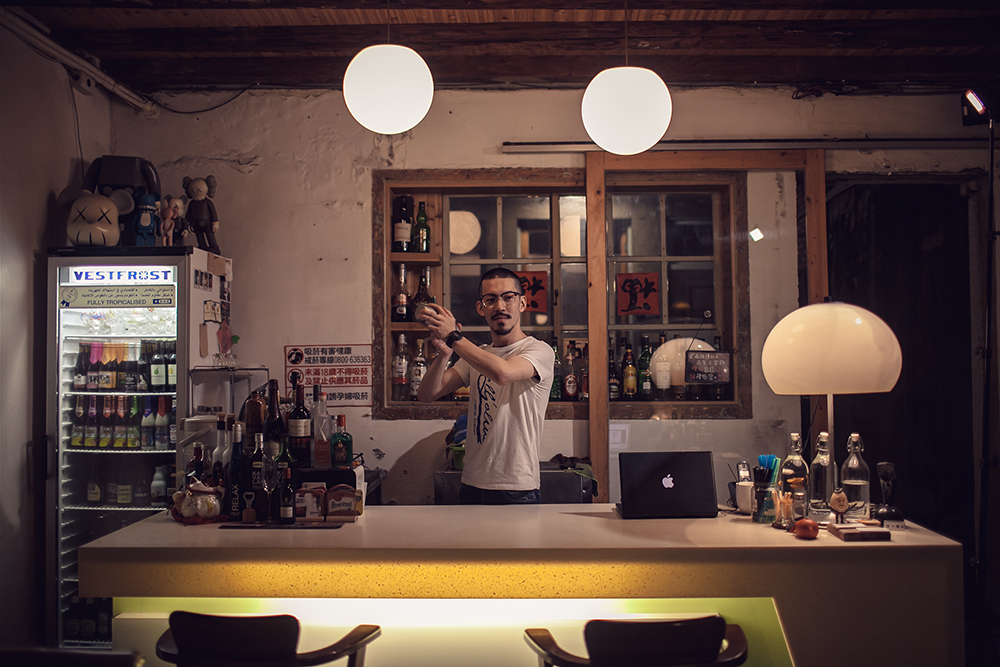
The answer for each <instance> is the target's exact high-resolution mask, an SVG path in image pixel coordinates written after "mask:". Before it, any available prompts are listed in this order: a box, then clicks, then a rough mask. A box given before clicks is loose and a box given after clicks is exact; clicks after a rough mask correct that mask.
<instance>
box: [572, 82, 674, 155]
mask: <svg viewBox="0 0 1000 667" xmlns="http://www.w3.org/2000/svg"><path fill="white" fill-rule="evenodd" d="M581 111H582V114H583V126H584V127H585V128H586V129H587V134H588V135H590V138H591V139H593V141H594V143H596V144H597V145H598V146H600V147H601V148H602V149H604V150H606V151H607V152H609V153H615V154H617V155H635V154H636V153H641V152H643V151H645V150H648V149H649V148H652V147H653V146H654V145H655V144H656V142H658V141H659V140H660V139H661V138H662V137H663V134H664V132H666V131H667V126H668V125H670V116H671V114H672V113H673V103H672V102H671V100H670V91H668V90H667V86H666V84H664V83H663V79H661V78H660V77H659V76H658V75H657V74H656V72H653V71H652V70H648V69H645V68H643V67H613V68H611V69H606V70H604V71H603V72H601V73H600V74H598V75H597V76H595V77H594V78H593V80H591V82H590V85H588V86H587V90H586V92H584V94H583V105H582V109H581Z"/></svg>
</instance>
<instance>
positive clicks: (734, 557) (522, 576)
mask: <svg viewBox="0 0 1000 667" xmlns="http://www.w3.org/2000/svg"><path fill="white" fill-rule="evenodd" d="M80 590H81V594H82V595H86V596H114V597H116V598H178V597H183V598H204V597H209V598H265V597H266V598H341V599H350V602H352V603H353V602H357V601H358V599H363V598H386V599H414V598H444V599H461V598H465V599H475V598H482V599H494V600H502V599H532V598H534V599H538V600H556V599H560V598H562V599H581V598H587V599H601V598H607V599H629V598H637V599H684V598H688V599H690V598H697V599H717V598H766V599H773V600H774V606H775V607H776V609H777V614H778V617H779V618H780V621H781V626H782V627H783V628H784V631H785V635H786V637H787V639H788V645H789V647H790V649H791V654H792V657H793V659H794V660H795V662H796V663H798V664H801V665H810V666H812V665H843V664H849V663H851V662H852V661H854V660H857V659H858V658H859V656H862V655H863V656H864V657H865V662H867V663H868V664H877V663H880V662H881V663H883V664H898V663H899V662H900V661H901V657H900V656H901V655H902V656H906V655H909V656H910V658H908V659H904V660H903V662H906V661H907V660H909V661H910V662H911V663H912V664H935V665H947V664H956V665H958V664H961V663H962V656H963V634H962V623H963V619H962V568H961V546H960V545H959V544H958V543H956V542H953V541H951V540H948V539H946V538H943V537H941V536H939V535H936V534H935V533H932V532H930V531H927V530H924V529H922V528H919V527H917V526H914V527H912V528H910V529H909V530H906V531H899V532H894V533H893V536H892V541H891V542H887V543H877V544H875V543H866V544H856V543H855V544H852V543H845V542H842V541H840V540H838V539H836V538H835V537H833V536H831V535H828V534H826V533H823V534H821V536H820V538H819V539H817V540H815V541H811V542H809V541H803V540H798V539H796V538H795V537H794V536H792V535H790V534H788V533H785V532H783V531H777V530H774V529H772V528H770V527H769V526H763V525H759V524H753V523H751V522H750V520H749V519H748V518H746V517H742V516H727V517H720V518H718V519H692V520H644V521H623V520H622V519H620V518H619V517H618V516H617V514H616V513H615V511H614V508H613V507H612V506H611V505H542V506H534V507H459V506H450V507H446V506H441V507H433V506H431V507H371V508H368V509H366V511H365V515H364V516H363V517H362V518H361V520H360V521H359V522H357V523H356V524H348V525H345V526H344V527H343V528H339V529H336V530H290V531H278V530H250V531H246V530H220V529H219V528H218V527H217V526H181V525H179V524H176V523H174V522H172V521H170V519H169V518H166V517H165V516H160V517H153V518H151V519H147V520H146V521H142V522H140V523H137V524H134V525H132V526H129V527H127V528H125V529H123V530H121V531H118V532H117V533H114V534H112V535H108V536H106V537H104V538H101V539H99V540H96V541H94V542H92V543H91V544H88V545H86V546H84V547H82V548H81V549H80ZM858 599H863V600H867V601H871V602H873V603H872V604H867V603H866V604H863V605H860V606H859V605H857V604H856V602H857V600H858ZM876 600H877V601H878V603H877V604H875V603H874V602H875V601H876ZM706 611H715V610H706ZM452 617H453V618H456V619H457V618H458V616H457V615H454V614H453V615H452ZM845 618H850V628H849V630H848V629H846V628H843V627H842V626H843V624H844V622H845V620H844V619H845ZM376 622H377V621H376ZM907 636H909V637H919V638H921V642H919V643H914V642H910V643H907V644H905V645H902V646H901V645H899V644H896V643H894V642H887V641H886V638H887V637H907ZM823 638H825V639H826V641H822V640H823ZM817 640H820V641H817Z"/></svg>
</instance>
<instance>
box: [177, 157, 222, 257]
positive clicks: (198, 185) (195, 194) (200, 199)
mask: <svg viewBox="0 0 1000 667" xmlns="http://www.w3.org/2000/svg"><path fill="white" fill-rule="evenodd" d="M183 183H184V191H185V192H187V195H188V197H190V198H191V201H190V202H188V205H187V221H188V224H189V225H190V226H191V229H192V231H194V233H195V234H196V235H197V236H198V247H199V248H201V249H202V250H207V251H209V252H212V253H215V254H216V255H219V254H221V253H220V251H219V245H218V244H217V243H216V242H215V232H217V231H219V216H218V214H217V213H216V212H215V204H214V203H212V200H211V199H209V198H210V197H214V196H215V190H216V187H217V183H216V181H215V176H206V177H205V178H190V177H188V176H185V177H184V181H183Z"/></svg>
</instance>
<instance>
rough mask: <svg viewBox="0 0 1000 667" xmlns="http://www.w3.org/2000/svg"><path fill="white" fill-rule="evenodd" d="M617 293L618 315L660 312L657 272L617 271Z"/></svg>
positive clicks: (657, 313)
mask: <svg viewBox="0 0 1000 667" xmlns="http://www.w3.org/2000/svg"><path fill="white" fill-rule="evenodd" d="M617 293H618V296H617V298H616V303H617V308H618V314H619V315H659V314H660V274H659V273H619V274H618V290H617Z"/></svg>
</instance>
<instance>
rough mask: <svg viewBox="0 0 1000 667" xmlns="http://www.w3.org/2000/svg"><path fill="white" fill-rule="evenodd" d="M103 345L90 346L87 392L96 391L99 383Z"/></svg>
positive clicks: (97, 343)
mask: <svg viewBox="0 0 1000 667" xmlns="http://www.w3.org/2000/svg"><path fill="white" fill-rule="evenodd" d="M102 346H103V344H102V343H100V342H94V343H91V344H90V363H89V364H88V365H87V391H97V390H98V387H99V385H100V383H101V354H102V352H103V350H102Z"/></svg>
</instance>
